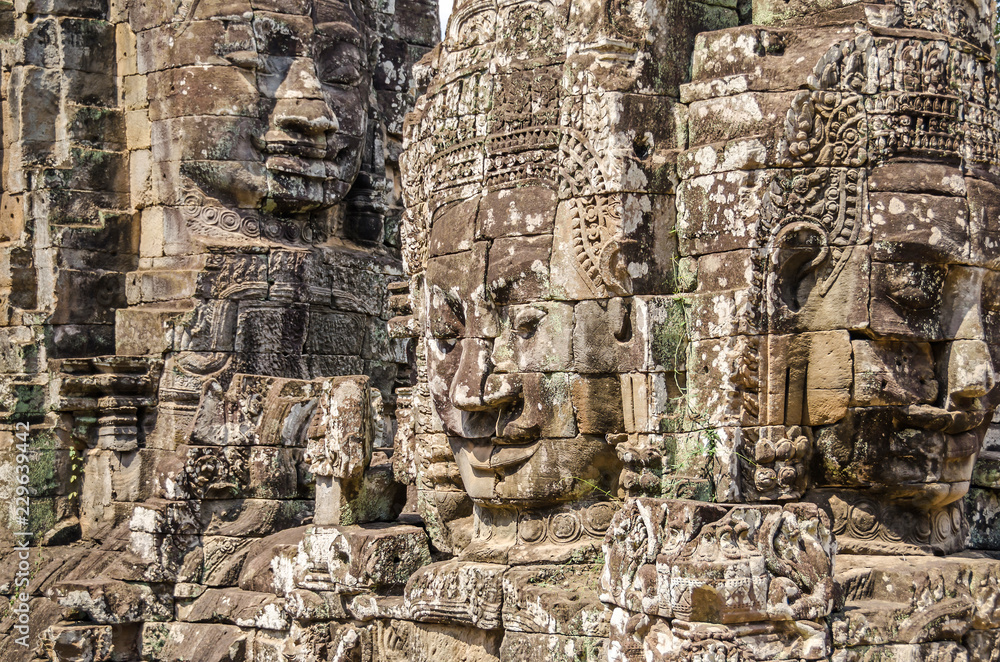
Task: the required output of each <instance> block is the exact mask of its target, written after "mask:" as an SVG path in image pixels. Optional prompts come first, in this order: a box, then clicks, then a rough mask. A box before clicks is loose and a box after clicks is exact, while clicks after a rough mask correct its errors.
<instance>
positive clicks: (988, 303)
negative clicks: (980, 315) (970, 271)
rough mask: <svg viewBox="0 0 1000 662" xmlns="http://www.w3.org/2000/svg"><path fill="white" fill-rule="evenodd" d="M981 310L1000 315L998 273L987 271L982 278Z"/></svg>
mask: <svg viewBox="0 0 1000 662" xmlns="http://www.w3.org/2000/svg"><path fill="white" fill-rule="evenodd" d="M982 302H983V308H985V309H986V310H990V311H993V312H996V313H1000V273H997V272H996V271H987V272H986V274H985V275H984V276H983V290H982Z"/></svg>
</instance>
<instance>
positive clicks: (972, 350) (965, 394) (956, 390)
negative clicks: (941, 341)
mask: <svg viewBox="0 0 1000 662" xmlns="http://www.w3.org/2000/svg"><path fill="white" fill-rule="evenodd" d="M995 385H996V373H995V372H994V370H993V359H992V357H991V355H990V348H989V345H987V344H986V343H985V342H983V341H982V340H954V341H952V343H951V348H950V349H949V356H948V393H949V394H950V395H951V396H953V397H960V398H981V397H983V396H984V395H986V394H987V393H989V392H990V391H991V390H993V387H994V386H995Z"/></svg>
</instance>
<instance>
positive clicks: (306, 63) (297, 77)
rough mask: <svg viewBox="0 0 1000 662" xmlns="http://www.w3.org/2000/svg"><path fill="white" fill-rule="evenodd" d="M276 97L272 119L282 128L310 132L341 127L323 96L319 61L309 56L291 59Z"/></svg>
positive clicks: (320, 131) (334, 129) (312, 133)
mask: <svg viewBox="0 0 1000 662" xmlns="http://www.w3.org/2000/svg"><path fill="white" fill-rule="evenodd" d="M274 98H275V99H276V103H275V106H274V112H273V113H272V115H271V122H272V124H273V125H274V126H276V127H278V128H280V129H283V130H285V131H294V132H297V133H304V134H311V135H314V134H318V133H326V132H327V131H337V130H339V129H340V126H339V122H338V121H337V117H336V115H334V113H333V112H332V111H331V110H330V106H329V104H327V102H326V99H325V98H324V96H323V85H322V84H321V83H320V82H319V77H318V76H317V75H316V63H315V62H313V61H312V60H311V59H309V58H298V59H296V60H295V61H293V62H292V64H291V66H289V67H288V72H287V73H286V74H285V79H284V80H283V81H282V82H281V85H279V86H278V89H277V90H276V91H275V93H274Z"/></svg>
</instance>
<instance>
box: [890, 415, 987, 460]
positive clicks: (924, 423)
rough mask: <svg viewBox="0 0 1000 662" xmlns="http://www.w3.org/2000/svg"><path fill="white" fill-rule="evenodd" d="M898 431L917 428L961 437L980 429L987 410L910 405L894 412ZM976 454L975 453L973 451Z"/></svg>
mask: <svg viewBox="0 0 1000 662" xmlns="http://www.w3.org/2000/svg"><path fill="white" fill-rule="evenodd" d="M893 414H894V420H895V423H896V427H897V429H902V428H915V429H920V430H931V431H933V432H943V433H945V434H948V435H961V434H963V433H965V432H969V431H971V430H975V429H976V428H978V427H980V426H981V425H982V424H983V423H984V422H985V421H986V417H987V415H988V412H987V411H986V410H982V409H981V410H977V411H967V410H949V409H942V408H941V407H935V406H933V405H908V406H905V407H897V408H896V409H894V410H893ZM973 452H975V451H973Z"/></svg>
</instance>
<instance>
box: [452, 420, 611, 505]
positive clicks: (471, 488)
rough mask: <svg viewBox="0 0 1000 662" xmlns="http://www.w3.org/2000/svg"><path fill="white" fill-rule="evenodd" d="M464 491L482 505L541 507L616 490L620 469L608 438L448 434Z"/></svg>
mask: <svg viewBox="0 0 1000 662" xmlns="http://www.w3.org/2000/svg"><path fill="white" fill-rule="evenodd" d="M448 441H449V442H450V444H451V449H452V452H453V453H454V455H455V462H456V463H457V464H458V469H459V473H460V474H461V476H462V482H463V484H464V486H465V491H466V492H467V493H468V494H469V496H470V497H471V498H472V500H473V501H474V502H476V503H477V504H479V505H481V506H512V507H525V508H538V507H542V506H546V505H556V504H561V503H567V502H572V501H578V500H580V499H582V498H584V497H586V496H588V495H590V494H592V493H595V492H596V494H597V495H598V496H599V498H601V499H604V498H606V497H607V496H608V494H605V492H607V493H610V494H614V491H615V489H616V487H617V486H616V484H615V483H616V481H617V477H618V472H619V470H620V466H619V462H618V458H617V455H616V454H615V452H614V448H613V447H612V446H610V445H609V444H608V443H607V442H606V441H605V440H604V438H603V437H600V436H592V435H581V436H578V437H575V438H570V439H538V440H535V441H532V442H528V443H520V444H500V443H496V441H495V440H492V439H465V438H462V437H453V436H452V437H449V438H448Z"/></svg>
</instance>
